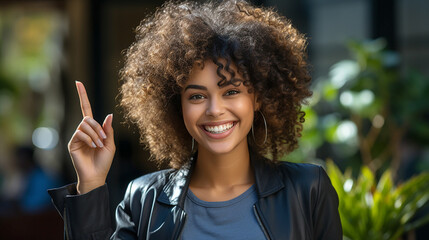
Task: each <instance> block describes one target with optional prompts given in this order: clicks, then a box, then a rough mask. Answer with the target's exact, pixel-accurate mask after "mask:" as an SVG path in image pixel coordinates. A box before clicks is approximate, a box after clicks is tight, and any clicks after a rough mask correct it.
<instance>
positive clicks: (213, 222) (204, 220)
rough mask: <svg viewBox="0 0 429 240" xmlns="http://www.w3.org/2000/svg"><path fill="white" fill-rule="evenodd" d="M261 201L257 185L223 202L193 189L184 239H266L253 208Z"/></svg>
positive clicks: (187, 210) (188, 198)
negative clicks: (206, 196)
mask: <svg viewBox="0 0 429 240" xmlns="http://www.w3.org/2000/svg"><path fill="white" fill-rule="evenodd" d="M257 200H258V198H257V195H256V189H255V187H254V186H251V187H250V188H249V189H248V190H246V191H245V192H244V193H243V194H241V195H240V196H238V197H236V198H233V199H231V200H228V201H223V202H206V201H203V200H201V199H199V198H197V197H196V196H195V195H194V194H193V193H192V191H191V190H190V189H189V190H188V193H187V196H186V200H185V211H186V213H187V217H186V224H185V226H184V229H183V232H182V239H183V240H191V239H192V240H194V239H204V240H211V239H234V240H235V239H243V240H244V239H245V240H252V239H254V240H262V239H266V238H265V236H264V233H263V232H262V229H261V227H260V226H259V224H258V221H257V219H256V216H255V213H254V210H253V205H254V204H255V203H256V202H257Z"/></svg>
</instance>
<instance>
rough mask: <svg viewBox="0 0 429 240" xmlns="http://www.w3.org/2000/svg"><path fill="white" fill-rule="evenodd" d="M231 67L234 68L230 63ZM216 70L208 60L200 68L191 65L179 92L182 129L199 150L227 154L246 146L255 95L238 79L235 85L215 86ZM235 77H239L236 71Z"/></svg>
mask: <svg viewBox="0 0 429 240" xmlns="http://www.w3.org/2000/svg"><path fill="white" fill-rule="evenodd" d="M231 68H232V69H233V70H235V71H236V69H235V68H234V66H231ZM216 70H217V66H216V65H215V64H214V63H213V62H212V61H206V62H205V63H204V68H203V69H201V68H199V67H196V66H194V68H193V71H192V74H191V75H190V77H189V79H188V81H187V82H186V84H185V86H184V88H183V90H182V94H181V102H182V112H183V119H184V122H185V126H186V129H187V130H188V132H189V134H191V136H192V137H193V138H195V140H196V141H197V142H198V151H200V152H202V151H208V152H210V153H211V154H227V153H232V152H233V151H236V150H244V149H245V150H247V134H248V133H249V131H250V128H251V126H252V122H253V113H254V111H255V107H256V106H255V96H254V94H253V93H249V92H248V88H247V87H246V86H244V85H243V84H242V83H241V82H239V83H240V85H239V86H234V85H232V84H228V85H225V86H222V87H219V86H218V82H219V81H220V80H221V78H220V77H219V76H218V75H217V73H216ZM236 73H237V72H236ZM222 74H223V75H224V76H225V77H227V80H230V77H231V76H230V75H229V74H228V72H227V71H225V70H222ZM235 78H238V79H241V80H243V79H242V78H241V76H240V75H238V74H236V76H235ZM243 81H244V80H243ZM236 85H237V84H236Z"/></svg>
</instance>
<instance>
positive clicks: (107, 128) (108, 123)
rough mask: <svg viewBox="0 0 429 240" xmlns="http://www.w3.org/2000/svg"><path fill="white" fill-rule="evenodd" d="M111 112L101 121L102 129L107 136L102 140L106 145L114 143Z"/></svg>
mask: <svg viewBox="0 0 429 240" xmlns="http://www.w3.org/2000/svg"><path fill="white" fill-rule="evenodd" d="M112 122H113V113H111V114H109V115H107V116H106V119H104V122H103V130H104V132H105V133H106V136H107V138H106V139H105V140H104V142H105V144H107V145H114V144H115V142H114V138H113V127H112Z"/></svg>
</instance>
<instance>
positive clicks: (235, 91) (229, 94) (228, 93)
mask: <svg viewBox="0 0 429 240" xmlns="http://www.w3.org/2000/svg"><path fill="white" fill-rule="evenodd" d="M239 93H240V91H237V90H229V91H228V92H226V93H225V96H232V95H236V94H239Z"/></svg>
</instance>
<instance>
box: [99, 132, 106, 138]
mask: <svg viewBox="0 0 429 240" xmlns="http://www.w3.org/2000/svg"><path fill="white" fill-rule="evenodd" d="M100 135H101V137H102V138H103V139H106V138H107V136H106V134H105V133H104V131H103V130H100Z"/></svg>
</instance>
